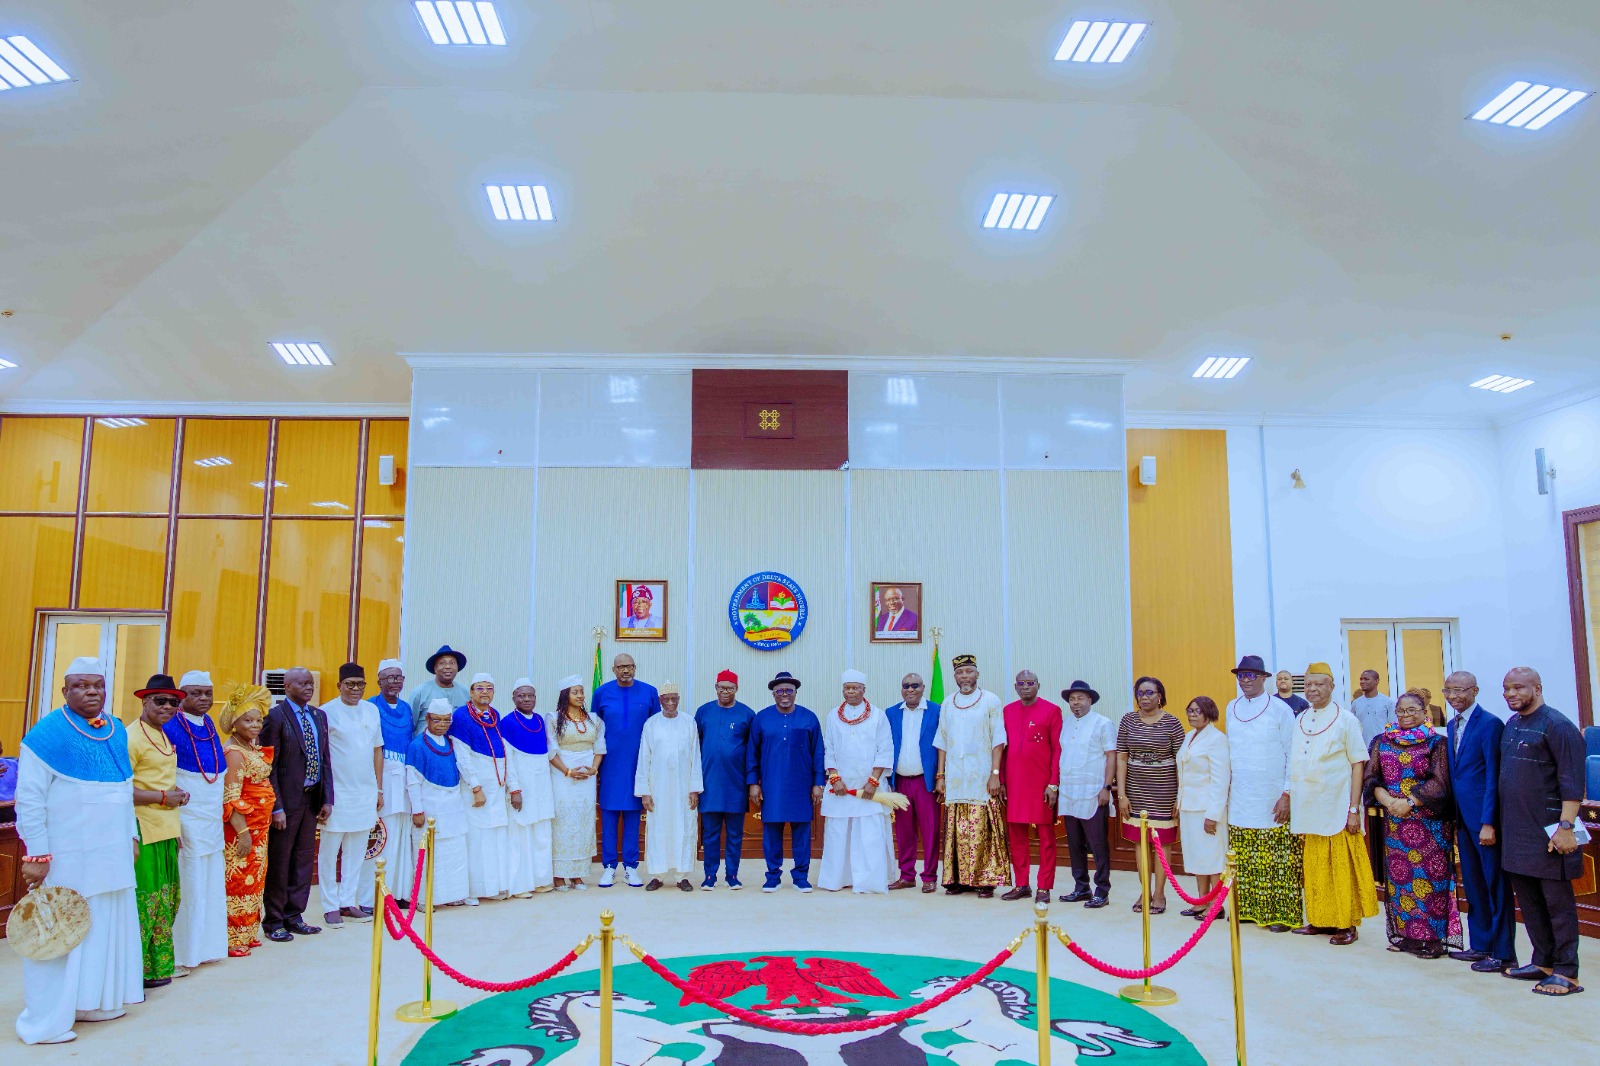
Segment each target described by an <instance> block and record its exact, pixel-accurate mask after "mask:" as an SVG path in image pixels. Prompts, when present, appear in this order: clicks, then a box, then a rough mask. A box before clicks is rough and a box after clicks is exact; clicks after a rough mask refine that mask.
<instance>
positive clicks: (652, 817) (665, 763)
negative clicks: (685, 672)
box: [633, 682, 705, 892]
mask: <svg viewBox="0 0 1600 1066" xmlns="http://www.w3.org/2000/svg"><path fill="white" fill-rule="evenodd" d="M659 697H660V700H661V713H660V714H656V715H651V716H650V717H649V718H648V719H646V720H645V723H644V731H643V732H642V733H641V734H640V736H639V763H638V766H637V767H636V768H635V770H634V775H633V794H634V795H635V796H637V797H638V798H639V802H640V805H641V806H642V807H643V808H644V811H645V815H644V825H645V830H644V864H645V870H646V872H648V873H649V874H650V883H649V884H647V885H645V890H646V891H649V892H654V891H656V890H658V889H660V888H661V887H662V885H663V884H665V883H666V882H667V881H669V880H671V881H675V883H676V884H677V887H678V888H679V889H680V890H681V891H684V892H692V891H693V890H694V886H693V885H692V884H690V883H689V871H690V870H691V869H693V868H694V845H695V829H696V822H697V815H696V814H695V808H696V807H698V806H699V803H700V793H701V792H703V791H705V778H704V773H703V770H702V768H701V765H700V730H699V728H698V727H697V726H696V725H695V721H694V719H693V718H690V717H688V716H687V715H682V714H679V713H678V699H679V695H678V689H677V686H676V685H673V684H671V683H670V682H669V683H668V684H665V685H662V686H661V688H660V690H659ZM672 874H676V875H677V877H676V878H673V877H672V876H671V875H672Z"/></svg>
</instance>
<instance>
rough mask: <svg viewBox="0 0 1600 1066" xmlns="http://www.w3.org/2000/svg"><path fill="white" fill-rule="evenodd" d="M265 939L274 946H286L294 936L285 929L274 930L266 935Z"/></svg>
mask: <svg viewBox="0 0 1600 1066" xmlns="http://www.w3.org/2000/svg"><path fill="white" fill-rule="evenodd" d="M267 939H268V940H270V941H272V942H273V943H274V944H287V943H288V942H289V941H291V940H293V939H294V934H293V933H291V932H289V930H287V929H274V930H272V931H271V932H269V933H267Z"/></svg>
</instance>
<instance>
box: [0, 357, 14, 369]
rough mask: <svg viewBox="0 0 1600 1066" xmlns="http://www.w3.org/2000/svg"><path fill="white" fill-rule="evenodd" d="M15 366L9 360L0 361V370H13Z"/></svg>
mask: <svg viewBox="0 0 1600 1066" xmlns="http://www.w3.org/2000/svg"><path fill="white" fill-rule="evenodd" d="M16 368H17V364H16V363H13V362H12V361H11V360H9V359H0V370H15V369H16Z"/></svg>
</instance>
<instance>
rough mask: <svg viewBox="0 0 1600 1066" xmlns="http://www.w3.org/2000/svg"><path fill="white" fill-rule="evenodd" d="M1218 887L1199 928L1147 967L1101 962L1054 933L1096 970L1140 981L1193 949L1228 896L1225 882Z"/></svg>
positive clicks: (1172, 965) (1170, 966)
mask: <svg viewBox="0 0 1600 1066" xmlns="http://www.w3.org/2000/svg"><path fill="white" fill-rule="evenodd" d="M1218 887H1220V888H1222V889H1223V890H1224V891H1223V892H1222V893H1221V894H1220V895H1218V896H1217V898H1216V899H1214V900H1212V901H1211V909H1210V910H1208V911H1206V916H1205V917H1204V918H1202V919H1201V920H1200V928H1198V929H1196V930H1195V931H1194V935H1193V936H1191V937H1190V938H1189V939H1188V940H1185V941H1184V942H1183V946H1182V947H1180V948H1178V950H1177V951H1174V952H1173V953H1172V954H1171V955H1169V956H1167V957H1166V958H1165V959H1163V960H1161V961H1160V962H1158V963H1156V964H1155V965H1154V966H1151V967H1149V968H1147V969H1143V970H1125V969H1123V968H1122V967H1120V966H1112V965H1111V964H1110V963H1107V962H1101V961H1100V960H1099V959H1097V958H1095V957H1094V956H1093V955H1091V954H1089V953H1088V952H1087V951H1085V950H1083V948H1081V947H1079V946H1078V944H1077V942H1076V941H1074V940H1071V939H1068V938H1067V937H1065V936H1063V935H1062V934H1061V933H1060V931H1059V930H1057V933H1056V935H1057V937H1058V938H1060V940H1061V942H1062V943H1063V944H1064V945H1066V948H1067V950H1068V951H1070V952H1072V953H1073V954H1074V955H1076V956H1077V957H1078V958H1079V959H1081V960H1082V961H1083V962H1085V963H1087V964H1088V965H1090V966H1092V967H1094V968H1095V969H1096V970H1099V971H1100V972H1101V973H1105V974H1110V975H1111V976H1112V977H1121V978H1125V979H1126V980H1129V981H1142V980H1144V979H1145V978H1146V977H1154V976H1155V975H1156V974H1158V973H1162V972H1164V971H1166V970H1170V969H1172V968H1173V967H1174V966H1176V965H1177V964H1178V962H1179V960H1181V959H1182V958H1183V957H1184V956H1185V955H1187V954H1189V952H1190V951H1192V950H1193V949H1194V946H1195V945H1196V944H1198V943H1200V938H1201V937H1203V936H1205V935H1206V931H1207V930H1208V929H1210V928H1211V923H1212V922H1214V921H1216V919H1217V913H1218V912H1219V911H1221V910H1222V903H1223V901H1224V900H1226V899H1227V898H1228V893H1227V891H1226V890H1227V887H1228V886H1227V885H1226V883H1222V882H1219V885H1218Z"/></svg>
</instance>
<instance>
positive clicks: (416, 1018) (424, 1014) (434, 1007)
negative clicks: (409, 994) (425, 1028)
mask: <svg viewBox="0 0 1600 1066" xmlns="http://www.w3.org/2000/svg"><path fill="white" fill-rule="evenodd" d="M460 1009H461V1008H460V1007H458V1006H456V1005H455V1004H454V1003H452V1002H450V1001H449V1000H448V999H417V1000H412V1001H411V1002H410V1003H402V1004H400V1006H398V1007H396V1008H395V1011H394V1016H395V1020H396V1021H401V1022H437V1021H440V1020H442V1019H444V1018H449V1017H451V1016H452V1015H454V1014H455V1013H456V1011H458V1010H460Z"/></svg>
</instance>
